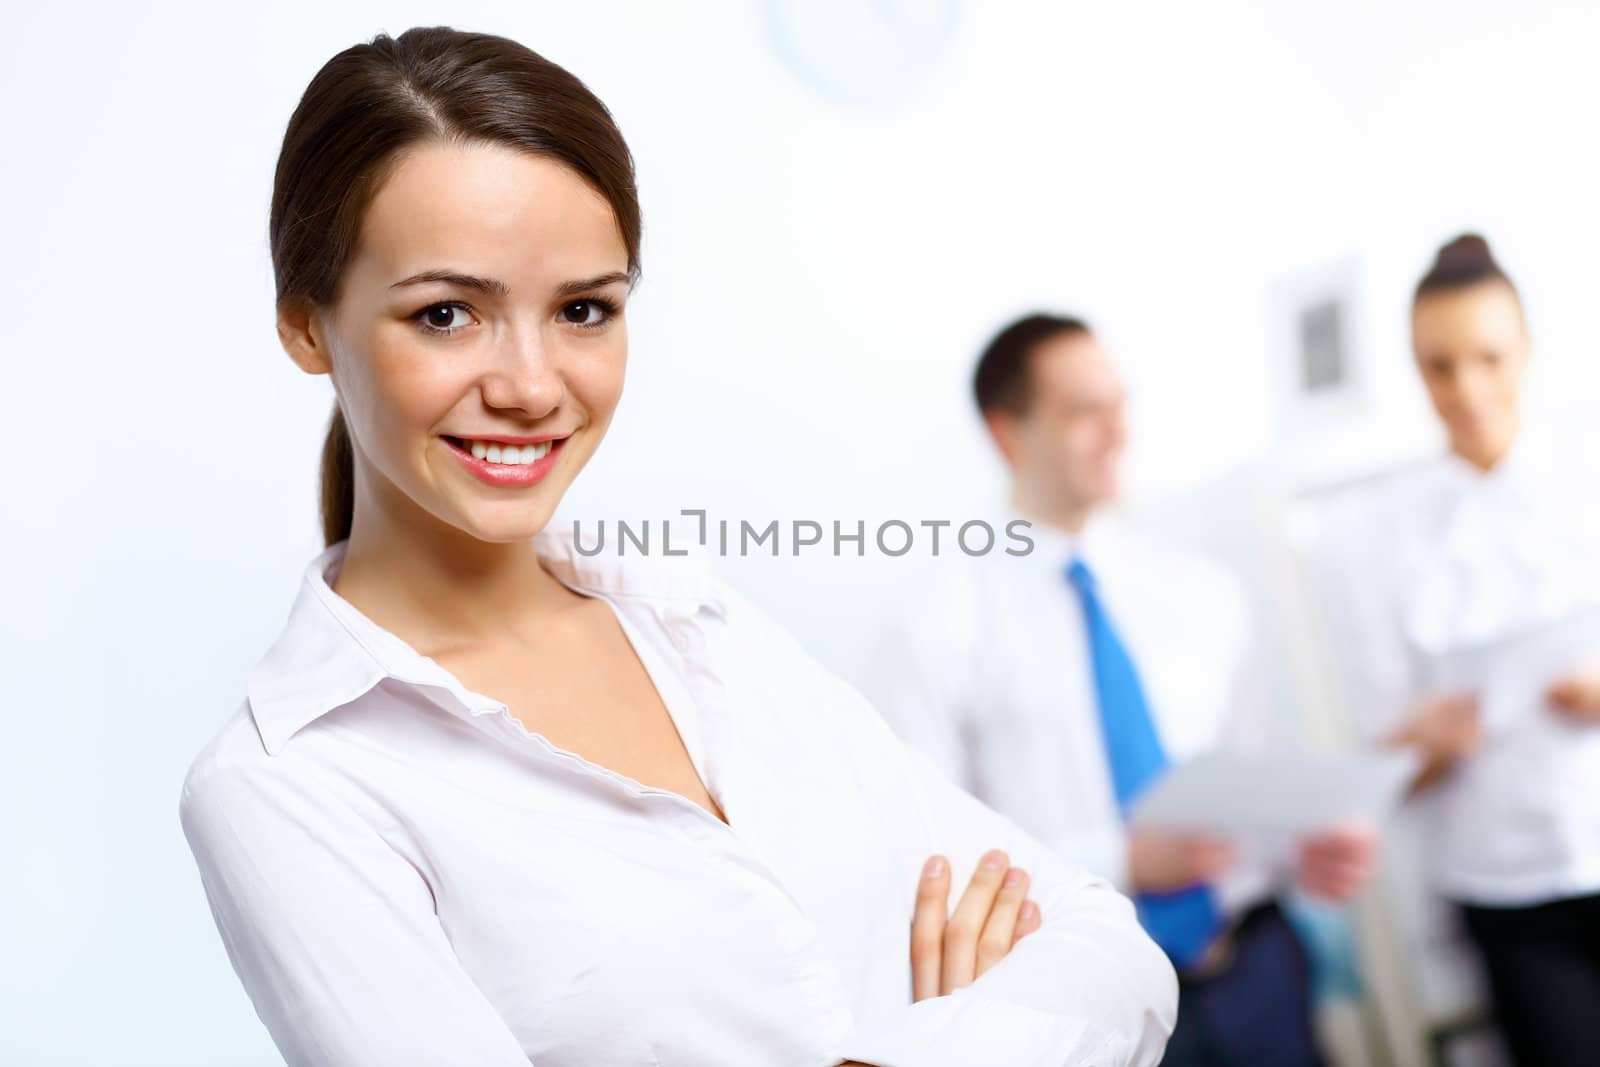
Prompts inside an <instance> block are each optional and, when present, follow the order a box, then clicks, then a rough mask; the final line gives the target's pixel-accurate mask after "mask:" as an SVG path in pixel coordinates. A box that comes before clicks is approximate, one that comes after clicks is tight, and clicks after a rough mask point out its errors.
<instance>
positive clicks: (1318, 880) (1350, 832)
mask: <svg viewBox="0 0 1600 1067" xmlns="http://www.w3.org/2000/svg"><path fill="white" fill-rule="evenodd" d="M1377 853H1378V835H1377V834H1376V833H1375V832H1374V831H1373V830H1372V828H1371V827H1369V826H1364V825H1359V824H1354V823H1352V824H1350V825H1348V826H1336V827H1334V828H1333V829H1331V830H1327V831H1324V832H1323V833H1319V834H1315V835H1313V836H1311V837H1308V838H1305V839H1304V840H1302V841H1301V842H1300V854H1299V856H1298V863H1297V864H1296V867H1297V870H1296V872H1295V874H1296V877H1295V880H1296V881H1297V882H1299V883H1300V888H1302V889H1304V890H1305V891H1306V892H1307V893H1310V894H1312V895H1313V896H1318V897H1322V898H1323V899H1324V900H1331V901H1333V902H1334V903H1337V904H1343V903H1344V902H1345V901H1347V900H1349V899H1350V898H1351V897H1353V896H1355V895H1356V894H1357V893H1359V892H1360V891H1361V887H1362V886H1363V885H1365V884H1366V882H1367V879H1368V878H1370V877H1372V872H1373V869H1374V867H1375V866H1376V861H1377Z"/></svg>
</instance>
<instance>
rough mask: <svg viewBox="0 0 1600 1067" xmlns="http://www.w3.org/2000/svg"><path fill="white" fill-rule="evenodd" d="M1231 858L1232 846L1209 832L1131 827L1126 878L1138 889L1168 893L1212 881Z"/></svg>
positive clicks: (1220, 874) (1227, 864)
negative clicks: (1132, 828)
mask: <svg viewBox="0 0 1600 1067" xmlns="http://www.w3.org/2000/svg"><path fill="white" fill-rule="evenodd" d="M1233 861H1234V848H1233V845H1232V844H1231V843H1230V842H1229V841H1227V840H1225V839H1223V838H1220V837H1212V836H1210V835H1209V834H1197V833H1172V832H1169V831H1165V830H1135V831H1134V832H1133V835H1132V836H1131V837H1130V838H1129V839H1128V879H1129V881H1131V882H1132V883H1133V888H1134V889H1136V890H1138V891H1140V892H1146V893H1168V892H1172V891H1173V890H1176V889H1184V888H1187V887H1188V886H1192V885H1198V884H1200V883H1202V882H1210V881H1214V880H1215V879H1217V878H1219V877H1221V876H1222V875H1223V874H1225V873H1226V872H1227V870H1228V868H1229V867H1232V866H1233Z"/></svg>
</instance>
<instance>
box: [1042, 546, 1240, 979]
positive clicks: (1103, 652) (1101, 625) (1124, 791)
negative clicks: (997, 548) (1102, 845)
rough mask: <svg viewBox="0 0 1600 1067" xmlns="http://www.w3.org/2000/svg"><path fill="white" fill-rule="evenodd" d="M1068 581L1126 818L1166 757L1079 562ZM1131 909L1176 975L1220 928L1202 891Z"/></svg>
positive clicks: (1146, 898)
mask: <svg viewBox="0 0 1600 1067" xmlns="http://www.w3.org/2000/svg"><path fill="white" fill-rule="evenodd" d="M1067 580H1068V581H1070V582H1071V583H1072V585H1073V587H1074V588H1075V589H1077V591H1078V598H1079V600H1081V601H1082V603H1083V621H1084V628H1085V630H1086V631H1087V632H1088V635H1089V656H1090V659H1091V661H1092V662H1093V665H1094V689H1095V699H1096V702H1097V703H1098V704H1099V705H1100V726H1101V732H1102V734H1103V736H1104V738H1105V746H1106V762H1107V763H1108V764H1109V765H1110V768H1111V785H1112V788H1113V789H1114V790H1115V791H1116V794H1117V807H1118V809H1119V810H1120V811H1121V813H1122V815H1123V817H1124V818H1126V817H1127V814H1128V809H1129V807H1130V806H1131V805H1132V804H1133V802H1134V800H1136V799H1137V798H1138V796H1139V795H1140V794H1141V793H1143V792H1144V791H1145V789H1147V788H1148V787H1149V786H1151V785H1153V784H1154V783H1155V781H1156V779H1157V778H1159V777H1161V775H1162V773H1163V772H1164V771H1165V770H1166V769H1167V766H1168V761H1167V753H1166V750H1165V749H1163V748H1162V747H1161V738H1160V737H1158V736H1157V734H1156V727H1155V722H1154V721H1153V720H1152V719H1151V717H1150V704H1149V702H1148V701H1147V700H1146V699H1145V695H1144V687H1143V686H1142V685H1140V684H1139V672H1138V671H1137V670H1136V669H1135V668H1134V665H1133V660H1132V659H1131V658H1130V657H1129V655H1128V650H1127V648H1126V647H1125V646H1124V645H1123V643H1122V640H1121V638H1119V637H1118V636H1117V631H1116V628H1115V627H1114V626H1112V624H1111V618H1110V616H1108V615H1107V614H1106V609H1105V605H1103V604H1102V603H1101V602H1100V593H1099V590H1098V589H1097V588H1096V586H1095V580H1094V575H1093V574H1091V573H1090V572H1089V568H1088V567H1086V566H1084V563H1083V561H1082V560H1081V559H1074V560H1073V561H1072V563H1071V564H1070V565H1069V566H1068V567H1067ZM1134 905H1135V906H1136V907H1137V909H1138V912H1139V921H1140V922H1141V923H1142V924H1143V925H1144V928H1145V930H1146V931H1147V932H1148V933H1149V934H1150V936H1151V937H1152V938H1154V939H1155V942H1156V944H1158V945H1160V946H1161V947H1162V948H1163V949H1165V950H1166V953H1167V955H1168V956H1170V957H1171V958H1172V960H1173V962H1175V963H1177V964H1178V965H1179V966H1181V967H1189V966H1193V965H1194V964H1196V963H1198V962H1200V958H1201V957H1202V956H1204V955H1205V951H1206V948H1207V947H1208V946H1209V945H1210V944H1211V940H1212V938H1213V937H1214V936H1215V935H1216V933H1217V930H1218V927H1219V926H1220V919H1221V915H1220V912H1219V910H1218V908H1217V901H1216V895H1215V893H1214V892H1213V890H1212V888H1211V887H1210V886H1208V885H1204V884H1200V885H1193V886H1189V887H1187V888H1184V889H1179V890H1176V891H1174V892H1170V893H1139V894H1138V895H1136V896H1135V897H1134Z"/></svg>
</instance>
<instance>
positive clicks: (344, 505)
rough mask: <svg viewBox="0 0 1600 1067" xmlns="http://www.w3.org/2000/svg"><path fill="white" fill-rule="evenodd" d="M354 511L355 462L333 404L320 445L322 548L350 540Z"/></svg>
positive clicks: (341, 416) (347, 433)
mask: <svg viewBox="0 0 1600 1067" xmlns="http://www.w3.org/2000/svg"><path fill="white" fill-rule="evenodd" d="M355 511H356V472H355V460H354V457H353V456H352V454H351V450H350V430H349V428H348V427H346V426H345V424H344V412H343V411H341V410H339V405H338V403H337V402H335V403H334V405H333V418H331V419H329V420H328V436H327V437H326V438H324V439H323V442H322V541H323V544H324V546H327V545H332V544H333V543H334V542H335V541H343V540H344V539H345V538H347V537H349V536H350V523H351V520H352V519H353V518H354V517H355Z"/></svg>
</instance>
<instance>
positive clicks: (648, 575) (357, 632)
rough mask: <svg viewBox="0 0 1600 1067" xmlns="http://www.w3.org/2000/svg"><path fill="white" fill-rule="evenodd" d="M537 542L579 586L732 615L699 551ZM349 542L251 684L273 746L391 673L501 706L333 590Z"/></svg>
mask: <svg viewBox="0 0 1600 1067" xmlns="http://www.w3.org/2000/svg"><path fill="white" fill-rule="evenodd" d="M590 540H593V539H592V538H591V539H590ZM533 544H534V549H535V551H536V552H537V553H538V555H539V558H540V559H541V560H542V561H543V562H544V564H545V567H546V569H547V570H548V571H549V572H550V573H551V574H552V575H554V576H555V577H556V579H557V580H559V581H560V582H561V583H562V584H564V585H566V586H567V587H568V588H570V589H573V590H575V591H576V592H579V593H583V594H585V595H589V596H605V597H608V598H617V599H624V600H635V601H641V602H644V603H646V604H648V605H649V606H650V607H651V608H653V609H654V610H656V611H658V612H663V613H672V612H677V613H689V614H692V613H693V612H695V611H697V610H699V609H700V608H702V607H704V608H707V609H709V610H710V611H712V612H713V613H715V614H717V615H720V616H725V615H726V610H727V609H726V603H725V601H724V600H723V598H722V597H721V595H720V593H719V590H718V587H717V583H716V581H715V579H714V578H713V576H712V573H711V569H710V567H709V565H708V563H707V561H706V559H705V558H704V556H702V555H700V554H698V553H690V554H689V555H687V556H685V557H683V558H677V557H676V556H675V557H674V558H672V559H671V560H670V561H669V560H664V559H655V558H647V557H634V558H619V557H618V556H617V555H616V552H617V549H618V545H617V543H616V542H606V543H604V548H603V550H601V551H599V552H597V553H595V554H593V555H585V554H584V553H583V552H581V551H579V544H580V542H579V540H578V536H577V527H576V526H575V525H574V526H573V527H571V528H567V527H564V526H557V524H556V523H552V524H551V525H550V526H548V527H546V528H545V529H544V530H543V531H541V532H540V533H539V534H538V535H536V536H535V537H534V539H533ZM348 547H349V541H348V540H344V541H337V542H335V543H334V544H332V545H329V546H328V547H327V548H325V549H323V550H322V551H321V552H319V553H318V554H317V555H316V556H315V557H314V558H313V559H312V560H311V561H310V562H309V563H307V564H306V566H305V569H304V572H303V574H302V577H301V582H300V588H299V592H298V593H297V594H296V596H295V600H294V604H293V605H292V606H291V607H290V609H289V616H288V620H287V622H286V623H285V624H284V627H283V629H282V630H281V631H280V632H279V634H278V637H277V639H276V640H275V641H274V642H273V644H272V645H271V647H270V648H269V649H268V650H267V653H266V655H264V656H263V657H262V658H261V659H260V660H259V661H257V663H256V664H255V666H254V667H253V668H252V669H251V671H250V674H249V677H248V679H247V681H246V693H247V694H248V696H249V703H250V713H251V716H252V717H253V718H254V720H255V724H256V730H257V732H258V733H259V734H260V735H261V743H262V745H263V747H265V748H266V750H267V752H268V753H269V754H270V755H274V756H275V755H277V754H278V753H279V752H281V751H282V750H283V747H284V745H286V744H287V743H288V741H289V738H291V737H293V736H294V735H295V734H296V733H297V732H299V731H300V730H301V729H302V728H304V727H305V726H306V725H307V724H309V723H311V722H313V721H314V720H316V719H318V718H320V717H321V716H323V715H325V714H327V713H328V712H329V711H332V710H333V709H335V708H338V707H342V706H344V705H345V704H348V703H350V702H351V701H353V700H355V699H357V698H358V697H360V696H362V695H363V694H364V693H366V692H368V691H369V690H371V689H372V688H373V687H374V686H376V685H377V684H378V683H379V682H381V681H383V680H384V679H386V678H393V679H395V680H397V681H400V682H404V683H406V684H408V685H412V686H415V687H417V688H419V689H421V690H422V691H423V692H424V693H425V694H426V695H428V696H429V697H431V698H434V699H440V700H443V701H444V702H445V703H446V705H447V706H450V705H453V706H454V707H456V708H460V709H465V710H466V711H468V712H469V713H472V714H482V713H483V712H487V711H496V710H499V709H500V707H502V705H501V704H499V703H497V702H495V701H492V700H490V699H489V698H487V697H485V696H483V695H481V694H477V693H473V692H472V691H470V690H468V689H467V688H466V687H465V686H463V685H462V684H461V682H460V680H459V679H457V678H456V677H455V676H454V675H453V674H451V673H450V672H449V671H447V670H445V669H444V667H442V666H440V665H439V664H438V663H437V662H435V661H434V660H433V659H432V658H431V657H429V656H424V655H423V654H422V653H420V652H418V651H417V650H416V649H415V648H412V647H411V646H410V645H409V644H407V643H406V642H405V641H403V640H401V639H400V638H399V637H397V636H396V635H395V634H393V633H391V632H389V631H388V630H386V629H384V628H383V627H382V626H379V625H378V624H377V623H376V622H374V621H372V620H371V619H370V618H368V617H367V616H366V615H364V614H362V612H361V611H360V610H358V609H357V608H356V606H355V605H354V604H351V603H350V602H349V601H348V600H346V599H345V598H344V597H342V596H340V595H339V594H338V593H336V592H334V591H333V586H332V583H333V581H334V580H335V578H336V577H337V575H338V573H339V567H340V566H341V565H342V564H343V562H344V556H345V550H346V549H347V548H348Z"/></svg>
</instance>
